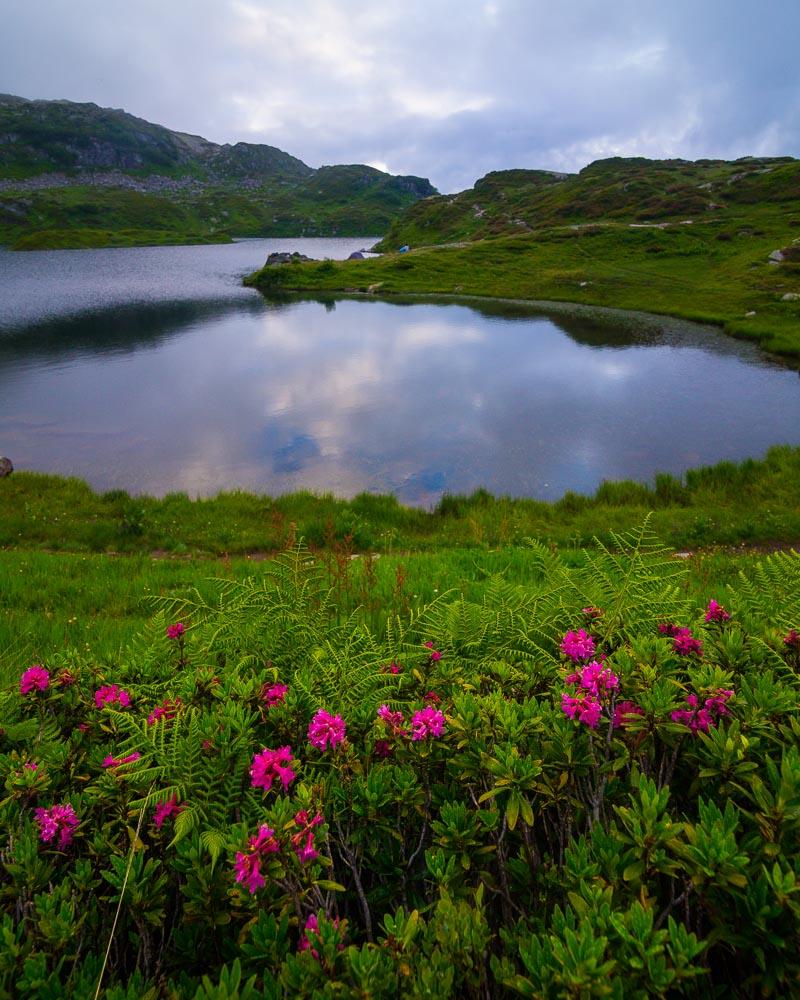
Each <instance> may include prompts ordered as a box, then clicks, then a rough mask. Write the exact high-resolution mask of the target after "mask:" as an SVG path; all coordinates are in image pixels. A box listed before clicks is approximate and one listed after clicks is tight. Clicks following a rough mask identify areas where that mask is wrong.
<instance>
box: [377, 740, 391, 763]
mask: <svg viewBox="0 0 800 1000" xmlns="http://www.w3.org/2000/svg"><path fill="white" fill-rule="evenodd" d="M391 755H392V744H391V743H390V742H389V741H388V740H375V756H376V757H377V758H378V760H385V759H386V758H387V757H391Z"/></svg>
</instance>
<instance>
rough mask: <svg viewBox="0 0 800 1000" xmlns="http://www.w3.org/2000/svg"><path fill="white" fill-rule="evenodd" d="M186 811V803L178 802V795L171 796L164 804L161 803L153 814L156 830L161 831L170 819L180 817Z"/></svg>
mask: <svg viewBox="0 0 800 1000" xmlns="http://www.w3.org/2000/svg"><path fill="white" fill-rule="evenodd" d="M184 809H186V803H185V802H178V796H177V795H171V796H170V797H169V798H168V799H165V800H164V801H163V802H159V803H158V804H157V805H156V808H155V811H154V813H153V821H154V822H155V824H156V829H157V830H160V829H161V827H162V826H163V825H164V823H165V822H166V821H167V820H168V819H174V818H175V817H176V816H180V814H181V813H182V812H183V810H184Z"/></svg>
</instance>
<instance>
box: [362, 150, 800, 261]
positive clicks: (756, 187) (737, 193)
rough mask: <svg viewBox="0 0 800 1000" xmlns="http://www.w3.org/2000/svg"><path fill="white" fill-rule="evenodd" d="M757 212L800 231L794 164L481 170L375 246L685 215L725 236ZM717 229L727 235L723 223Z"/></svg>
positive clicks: (628, 162) (799, 185)
mask: <svg viewBox="0 0 800 1000" xmlns="http://www.w3.org/2000/svg"><path fill="white" fill-rule="evenodd" d="M766 206H771V207H772V209H773V210H775V209H779V210H781V211H783V212H786V213H788V214H789V215H790V216H794V218H795V221H796V223H797V224H798V225H800V161H798V160H793V159H792V158H791V157H784V158H769V159H756V158H752V157H747V158H745V159H743V160H736V161H734V162H726V161H724V160H698V161H697V162H689V161H685V160H646V159H643V158H640V157H633V158H630V159H623V158H621V157H613V158H611V159H607V160H598V161H596V162H594V163H591V164H589V166H587V167H585V168H584V169H583V170H581V172H580V173H579V174H574V175H569V174H554V173H551V172H548V171H544V170H501V171H495V172H493V173H490V174H487V175H486V176H485V177H483V178H481V179H480V180H479V181H477V182H476V183H475V186H474V187H472V188H470V189H469V190H468V191H462V192H461V193H460V194H456V195H440V196H438V197H431V198H427V199H426V200H425V201H423V202H420V203H418V204H417V205H415V206H412V207H411V208H409V209H408V210H407V211H406V212H405V213H404V214H403V215H402V216H401V217H400V218H398V219H397V221H396V222H395V223H394V224H393V225H392V227H391V229H390V230H389V232H388V233H387V234H386V236H385V237H384V239H383V240H382V242H381V243H380V245H379V249H383V250H397V249H398V248H399V247H401V246H402V245H403V244H406V243H408V244H410V245H411V246H417V247H418V246H430V245H432V244H439V243H446V242H451V241H453V240H476V239H484V238H486V237H490V236H500V235H506V236H508V235H514V234H519V233H527V232H536V231H538V230H539V229H541V228H552V227H554V226H559V225H565V224H569V225H587V224H592V223H594V224H597V223H610V222H625V223H628V224H631V223H633V224H637V223H638V224H648V223H649V224H660V223H670V222H683V221H685V220H689V219H691V220H692V222H693V224H697V223H698V222H705V221H710V222H713V223H715V224H720V225H722V224H723V223H727V224H728V228H729V229H730V230H731V232H730V233H729V234H728V235H730V236H731V237H733V236H734V231H735V230H738V229H742V228H744V229H747V228H755V229H758V217H759V212H760V210H761V209H762V208H764V207H766ZM754 213H755V214H754ZM788 221H789V220H787V222H788ZM720 231H721V232H725V231H726V230H725V228H724V226H723V227H722V228H721V229H720ZM794 235H797V233H795V234H794Z"/></svg>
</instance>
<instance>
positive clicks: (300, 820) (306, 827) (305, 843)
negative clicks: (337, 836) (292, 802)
mask: <svg viewBox="0 0 800 1000" xmlns="http://www.w3.org/2000/svg"><path fill="white" fill-rule="evenodd" d="M294 821H295V823H296V824H297V825H298V826H299V827H300V829H299V831H298V832H297V833H293V834H292V847H293V848H294V853H295V854H296V855H297V860H298V861H299V862H300V864H301V865H305V864H308V862H309V861H314V859H315V858H318V857H319V851H318V850H317V849H316V847H315V846H314V836H315V829H316V827H318V826H321V825H322V824H323V823H324V822H325V820H324V818H323V816H322V815H321V814H320V813H317V814H316V815H315V816H313V817H312V816H310V815H309V812H308V810H307V809H301V810H300V811H299V812H297V813H295V817H294Z"/></svg>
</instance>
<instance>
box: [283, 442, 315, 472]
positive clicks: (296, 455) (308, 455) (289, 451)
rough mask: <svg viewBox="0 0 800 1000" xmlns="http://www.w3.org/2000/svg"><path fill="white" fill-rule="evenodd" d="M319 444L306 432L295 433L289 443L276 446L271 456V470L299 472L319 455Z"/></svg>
mask: <svg viewBox="0 0 800 1000" xmlns="http://www.w3.org/2000/svg"><path fill="white" fill-rule="evenodd" d="M319 453H320V452H319V445H318V444H317V442H316V441H315V440H314V439H313V438H312V437H310V436H309V435H308V434H297V435H295V437H294V438H293V439H292V441H290V443H289V444H287V445H284V446H283V447H282V448H277V449H276V450H275V452H274V453H273V456H272V469H273V472H277V473H283V472H300V471H301V469H303V468H304V467H305V466H306V465H308V464H309V462H311V461H312V460H313V459H315V458H317V456H318V455H319Z"/></svg>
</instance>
